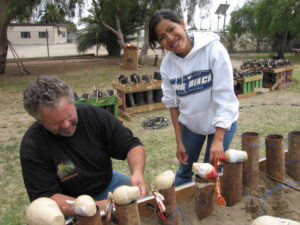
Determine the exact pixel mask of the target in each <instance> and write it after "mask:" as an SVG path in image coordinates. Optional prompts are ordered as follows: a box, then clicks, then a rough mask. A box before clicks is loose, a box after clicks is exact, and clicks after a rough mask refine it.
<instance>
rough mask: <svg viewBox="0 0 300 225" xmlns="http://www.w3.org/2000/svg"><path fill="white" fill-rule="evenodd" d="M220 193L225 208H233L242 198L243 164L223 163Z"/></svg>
mask: <svg viewBox="0 0 300 225" xmlns="http://www.w3.org/2000/svg"><path fill="white" fill-rule="evenodd" d="M223 170H224V172H223V177H222V178H223V179H222V183H221V190H222V191H221V192H222V194H223V197H224V198H225V201H226V205H227V206H234V205H235V204H236V203H237V202H239V201H241V200H242V196H243V192H242V189H243V163H227V162H224V168H223Z"/></svg>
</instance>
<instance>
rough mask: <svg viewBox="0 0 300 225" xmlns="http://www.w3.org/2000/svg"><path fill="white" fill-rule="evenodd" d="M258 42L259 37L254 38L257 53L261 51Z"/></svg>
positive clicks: (259, 41)
mask: <svg viewBox="0 0 300 225" xmlns="http://www.w3.org/2000/svg"><path fill="white" fill-rule="evenodd" d="M260 43H261V40H260V38H256V52H257V53H259V52H260V51H261V47H260Z"/></svg>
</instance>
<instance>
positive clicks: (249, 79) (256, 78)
mask: <svg viewBox="0 0 300 225" xmlns="http://www.w3.org/2000/svg"><path fill="white" fill-rule="evenodd" d="M261 79H263V75H256V76H253V77H245V79H244V82H250V81H255V80H261Z"/></svg>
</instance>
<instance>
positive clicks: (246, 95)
mask: <svg viewBox="0 0 300 225" xmlns="http://www.w3.org/2000/svg"><path fill="white" fill-rule="evenodd" d="M256 94H257V93H256V92H250V93H247V94H240V95H237V98H238V99H242V98H248V97H252V96H255V95H256Z"/></svg>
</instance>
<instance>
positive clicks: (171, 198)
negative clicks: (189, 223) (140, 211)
mask: <svg viewBox="0 0 300 225" xmlns="http://www.w3.org/2000/svg"><path fill="white" fill-rule="evenodd" d="M159 193H160V194H162V196H164V198H165V200H164V204H165V206H166V213H167V214H168V218H167V219H166V220H162V219H161V218H160V217H159V218H158V220H159V223H160V224H164V225H178V214H177V211H176V210H177V202H176V193H175V186H172V187H170V188H167V189H164V190H159Z"/></svg>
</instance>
